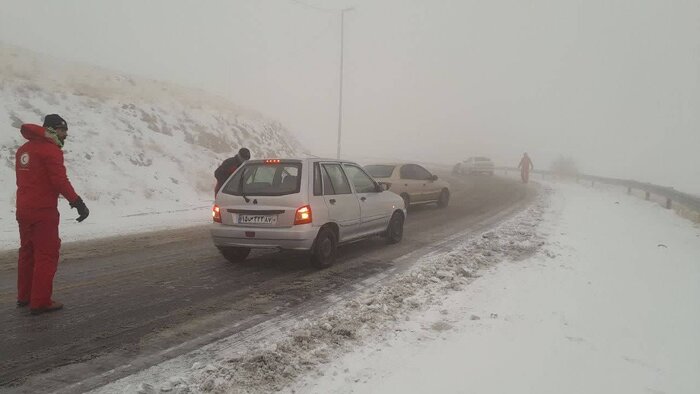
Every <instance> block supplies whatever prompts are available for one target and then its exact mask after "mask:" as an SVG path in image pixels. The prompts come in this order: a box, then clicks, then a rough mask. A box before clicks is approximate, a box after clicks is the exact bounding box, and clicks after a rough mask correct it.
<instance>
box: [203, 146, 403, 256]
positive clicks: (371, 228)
mask: <svg viewBox="0 0 700 394" xmlns="http://www.w3.org/2000/svg"><path fill="white" fill-rule="evenodd" d="M213 217H214V223H213V224H212V225H211V229H210V231H211V236H212V239H213V241H214V244H215V245H216V247H217V248H218V249H219V250H220V251H221V254H223V256H224V257H225V258H226V259H228V260H229V261H231V262H240V261H243V260H245V259H246V258H247V257H248V254H249V253H250V251H251V249H254V248H271V249H283V250H284V249H288V250H302V251H309V252H310V254H311V261H312V262H313V263H314V264H315V265H316V266H318V267H328V266H330V265H331V264H333V262H334V260H335V257H336V249H337V246H338V245H340V244H343V243H346V242H350V241H354V240H357V239H360V238H364V237H369V236H373V235H383V236H384V237H385V238H386V239H387V242H388V243H397V242H400V241H401V239H402V237H403V225H404V221H405V219H406V210H405V207H404V202H403V200H402V199H401V197H399V196H398V195H396V194H394V193H391V192H388V191H386V186H382V185H380V184H379V183H377V182H376V181H375V180H374V179H372V177H371V176H369V175H368V174H367V173H366V172H365V171H364V170H363V169H362V167H360V166H359V165H358V164H355V163H351V162H346V161H337V160H323V159H272V160H250V161H247V162H245V164H244V165H242V166H241V167H240V168H238V170H236V172H235V173H234V174H233V175H231V176H230V177H229V179H228V180H227V181H226V183H224V185H223V187H222V188H221V190H220V191H219V193H218V194H217V196H216V201H215V204H214V207H213Z"/></svg>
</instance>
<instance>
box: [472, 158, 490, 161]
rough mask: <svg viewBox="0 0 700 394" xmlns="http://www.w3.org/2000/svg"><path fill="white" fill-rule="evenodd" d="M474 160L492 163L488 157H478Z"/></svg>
mask: <svg viewBox="0 0 700 394" xmlns="http://www.w3.org/2000/svg"><path fill="white" fill-rule="evenodd" d="M474 160H476V161H491V159H489V158H488V157H477V158H476V159H474Z"/></svg>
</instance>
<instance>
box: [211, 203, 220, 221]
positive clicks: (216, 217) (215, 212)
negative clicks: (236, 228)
mask: <svg viewBox="0 0 700 394" xmlns="http://www.w3.org/2000/svg"><path fill="white" fill-rule="evenodd" d="M211 215H212V217H213V218H214V222H216V223H221V208H219V206H218V205H216V204H215V205H214V206H213V207H212V209H211Z"/></svg>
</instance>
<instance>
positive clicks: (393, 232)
mask: <svg viewBox="0 0 700 394" xmlns="http://www.w3.org/2000/svg"><path fill="white" fill-rule="evenodd" d="M404 222H405V219H404V217H403V213H401V212H394V214H393V215H391V219H390V220H389V226H388V227H387V229H386V232H385V233H384V237H385V238H386V242H387V243H388V244H390V245H393V244H397V243H399V242H401V240H402V239H403V225H404Z"/></svg>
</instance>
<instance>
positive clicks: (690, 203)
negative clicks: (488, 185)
mask: <svg viewBox="0 0 700 394" xmlns="http://www.w3.org/2000/svg"><path fill="white" fill-rule="evenodd" d="M495 169H496V170H498V171H505V172H506V174H507V173H508V172H509V171H510V172H518V173H519V172H520V169H518V168H515V167H496V168H495ZM532 173H534V174H540V175H543V176H547V175H550V176H555V175H557V174H555V173H553V172H552V171H546V170H534V171H532ZM572 177H573V176H572ZM576 180H577V181H581V180H584V181H590V182H591V184H592V185H595V183H596V182H598V183H602V184H607V185H615V186H622V187H625V188H627V193H628V194H631V193H632V191H633V190H641V191H643V192H644V194H645V199H647V200H649V199H650V198H651V195H656V196H660V197H663V198H665V199H666V208H667V209H671V208H673V203H674V202H675V203H678V204H680V205H683V206H684V207H686V208H689V209H692V210H694V211H696V212H699V213H700V196H694V195H692V194H688V193H684V192H681V191H678V190H676V189H674V188H672V187H667V186H659V185H655V184H653V183H646V182H639V181H635V180H630V179H618V178H606V177H602V176H595V175H586V174H579V175H576Z"/></svg>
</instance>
